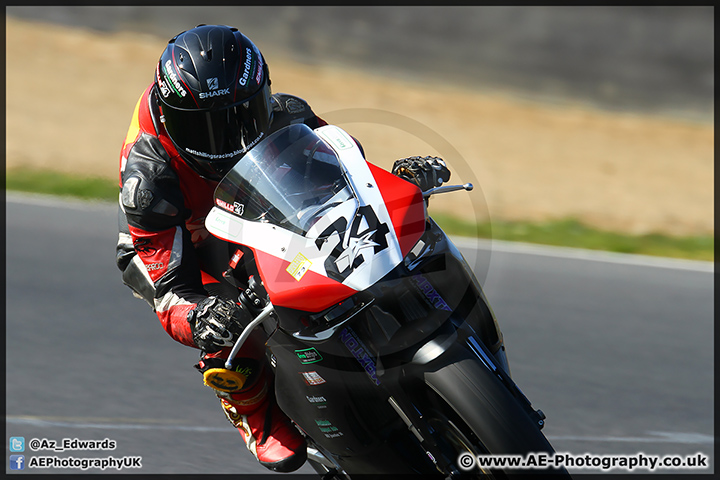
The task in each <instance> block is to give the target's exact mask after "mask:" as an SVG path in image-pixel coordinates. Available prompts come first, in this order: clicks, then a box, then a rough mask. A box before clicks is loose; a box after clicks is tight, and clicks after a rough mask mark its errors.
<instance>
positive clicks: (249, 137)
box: [162, 88, 271, 177]
mask: <svg viewBox="0 0 720 480" xmlns="http://www.w3.org/2000/svg"><path fill="white" fill-rule="evenodd" d="M269 100H270V99H269V98H268V93H267V88H262V89H260V90H259V91H258V92H257V93H256V94H255V95H253V96H252V97H251V98H250V99H248V100H246V101H244V102H242V103H238V104H235V105H231V106H229V107H226V108H222V109H217V110H180V109H177V108H173V107H171V106H169V105H167V104H165V103H163V105H162V106H163V111H162V113H163V116H164V117H165V129H166V130H167V133H168V135H169V136H170V138H171V139H172V141H173V142H174V143H175V145H176V147H177V148H178V150H179V152H180V154H181V155H183V156H184V157H191V158H192V160H193V161H194V162H195V163H196V164H197V165H198V166H199V167H200V168H202V169H203V170H207V172H206V173H209V174H211V176H213V177H216V176H217V175H218V174H224V173H225V172H227V171H228V170H229V169H230V168H232V166H233V165H234V164H235V162H236V161H237V160H238V159H239V158H240V157H241V156H242V155H243V154H244V153H245V152H247V151H248V150H249V149H250V148H251V147H253V146H254V145H255V144H256V143H257V142H258V141H259V140H260V137H262V136H263V132H265V131H266V130H267V128H268V126H269V124H270V108H271V107H270V101H269ZM220 176H222V175H220Z"/></svg>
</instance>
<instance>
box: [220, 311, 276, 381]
mask: <svg viewBox="0 0 720 480" xmlns="http://www.w3.org/2000/svg"><path fill="white" fill-rule="evenodd" d="M274 311H275V309H274V308H273V305H272V303H270V302H268V304H267V305H265V308H263V309H262V311H261V312H260V313H259V314H258V316H257V317H255V318H254V319H253V321H252V322H250V323H248V324H247V326H246V327H245V328H244V329H243V331H242V333H241V334H240V336H239V337H238V339H237V341H236V342H235V345H233V348H232V350H230V355H228V358H227V360H226V361H225V368H227V369H228V370H231V369H232V361H233V359H234V358H235V355H237V353H238V351H240V347H242V346H243V343H245V340H247V339H248V337H249V336H250V334H251V333H252V331H253V330H254V329H255V327H257V326H258V325H260V324H261V323H262V322H264V321H265V320H266V319H267V318H268V317H269V316H270V315H271V314H272V313H273V312H274Z"/></svg>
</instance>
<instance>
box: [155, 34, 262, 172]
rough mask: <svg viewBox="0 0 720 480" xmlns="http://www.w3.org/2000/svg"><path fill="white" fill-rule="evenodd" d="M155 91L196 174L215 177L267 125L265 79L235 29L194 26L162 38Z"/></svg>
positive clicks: (253, 50)
mask: <svg viewBox="0 0 720 480" xmlns="http://www.w3.org/2000/svg"><path fill="white" fill-rule="evenodd" d="M155 95H156V97H157V99H158V103H159V105H160V109H161V113H162V117H161V120H162V121H163V122H164V124H165V129H166V130H167V133H168V135H169V136H170V139H171V140H172V141H173V143H174V144H175V147H176V148H177V150H178V152H179V153H180V155H181V156H182V158H183V159H184V160H185V161H186V162H187V163H188V164H189V165H190V166H191V167H192V168H193V169H194V170H195V171H196V172H198V173H199V174H200V175H202V176H203V177H206V178H210V179H213V180H220V179H221V178H222V176H223V175H224V174H225V173H227V172H228V171H229V170H230V169H231V168H232V167H233V165H235V163H236V162H237V161H238V160H239V159H240V157H242V156H243V155H244V154H245V152H247V151H248V150H249V149H250V148H251V147H252V146H253V145H255V144H256V143H257V142H259V141H260V139H261V138H262V137H263V136H264V135H265V132H266V131H267V129H268V127H269V126H270V120H271V114H272V107H271V106H270V77H269V72H268V67H267V64H266V63H265V61H264V59H263V56H262V54H261V53H260V51H259V50H258V48H257V47H256V46H255V44H253V42H251V41H250V39H248V38H247V37H246V36H245V35H243V34H242V33H240V32H239V31H238V30H237V29H236V28H232V27H227V26H222V25H199V26H197V27H195V28H193V29H191V30H188V31H186V32H183V33H181V34H179V35H177V36H176V37H174V38H172V39H171V40H170V41H169V42H168V46H167V47H166V48H165V51H164V52H163V53H162V55H161V56H160V61H159V62H158V65H157V68H156V69H155Z"/></svg>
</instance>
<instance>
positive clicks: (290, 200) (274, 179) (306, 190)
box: [216, 124, 352, 235]
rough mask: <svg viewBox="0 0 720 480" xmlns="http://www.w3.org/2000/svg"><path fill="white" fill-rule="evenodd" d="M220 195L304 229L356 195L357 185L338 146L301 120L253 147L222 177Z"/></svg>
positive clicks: (256, 216) (242, 210)
mask: <svg viewBox="0 0 720 480" xmlns="http://www.w3.org/2000/svg"><path fill="white" fill-rule="evenodd" d="M216 197H217V198H218V199H219V200H221V201H222V202H225V203H227V204H228V205H232V206H234V208H233V211H234V213H235V214H237V215H239V216H241V217H242V218H244V219H246V220H252V221H259V222H269V223H273V224H275V225H278V226H281V227H283V228H286V229H288V230H291V231H294V232H296V233H299V234H301V235H304V234H305V233H307V231H308V229H309V228H310V227H311V226H312V225H313V224H314V223H315V221H317V219H318V218H319V217H320V216H321V215H322V213H323V212H326V211H327V210H328V209H330V208H332V207H333V206H336V205H339V204H341V203H342V202H344V201H346V200H348V199H350V198H352V191H351V189H350V188H349V187H348V185H347V182H346V181H345V177H344V176H343V173H342V169H341V167H340V164H339V162H338V159H337V156H336V154H335V152H334V151H333V150H332V149H331V148H330V147H329V146H328V145H327V144H326V143H325V142H324V141H323V140H322V139H320V137H318V136H317V135H316V134H315V133H314V132H313V131H312V130H311V129H310V128H309V127H308V126H306V125H304V124H299V125H291V126H289V127H285V128H283V129H281V130H278V131H277V132H275V133H274V134H272V135H271V136H270V137H268V138H267V139H265V140H264V141H262V142H261V143H259V144H258V145H257V146H255V147H254V148H253V149H252V150H250V151H249V152H248V153H247V154H246V155H245V156H244V157H243V158H242V160H240V161H239V162H238V163H237V165H235V167H234V168H233V169H232V170H231V171H230V172H229V173H228V174H227V176H226V177H225V178H224V179H223V180H222V181H221V182H220V184H219V185H218V188H217V190H216Z"/></svg>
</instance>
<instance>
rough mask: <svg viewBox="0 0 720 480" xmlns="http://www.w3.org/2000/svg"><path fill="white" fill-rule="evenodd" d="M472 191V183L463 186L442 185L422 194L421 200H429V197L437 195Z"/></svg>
mask: <svg viewBox="0 0 720 480" xmlns="http://www.w3.org/2000/svg"><path fill="white" fill-rule="evenodd" d="M472 189H473V184H472V183H466V184H464V185H442V186H440V187H435V188H430V189H428V190H425V191H424V192H423V198H424V199H425V198H430V196H431V195H437V194H439V193H449V192H455V191H457V190H466V191H468V192H469V191H470V190H472Z"/></svg>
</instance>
